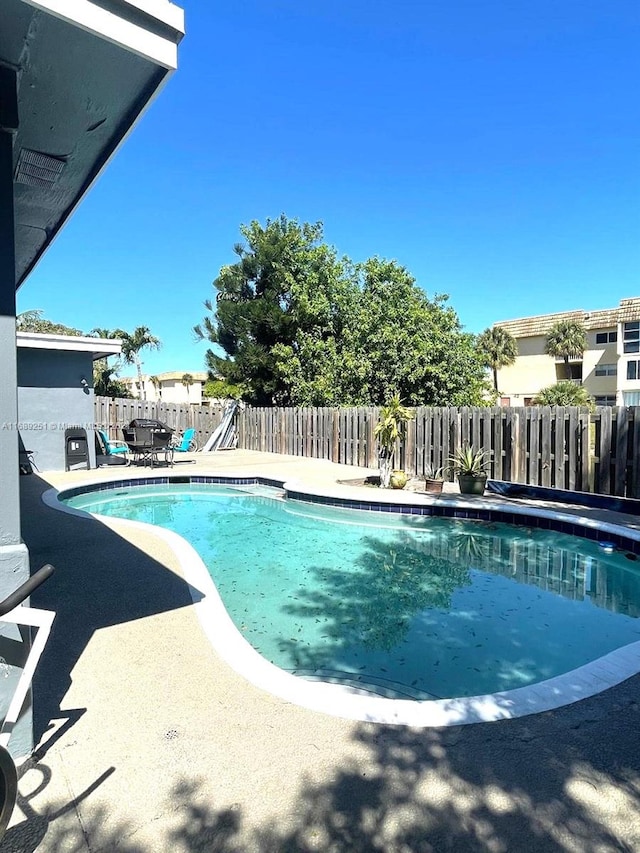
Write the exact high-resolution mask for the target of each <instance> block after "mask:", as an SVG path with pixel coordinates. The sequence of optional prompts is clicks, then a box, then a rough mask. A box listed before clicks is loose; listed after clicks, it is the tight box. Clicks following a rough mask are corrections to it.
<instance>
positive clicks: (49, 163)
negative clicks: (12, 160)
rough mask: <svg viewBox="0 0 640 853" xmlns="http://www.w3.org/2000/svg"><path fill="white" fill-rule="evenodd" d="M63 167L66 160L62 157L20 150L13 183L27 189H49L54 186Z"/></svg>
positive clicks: (27, 149) (26, 149)
mask: <svg viewBox="0 0 640 853" xmlns="http://www.w3.org/2000/svg"><path fill="white" fill-rule="evenodd" d="M65 166H66V160H64V159H63V158H62V157H52V156H51V155H50V154H42V153H40V152H39V151H31V150H30V149H29V148H22V149H21V150H20V154H19V155H18V163H17V165H16V173H15V181H16V183H17V184H26V185H27V186H29V187H45V188H49V187H52V186H54V184H55V183H56V181H57V180H58V178H59V177H60V175H61V174H62V170H63V169H64V167H65Z"/></svg>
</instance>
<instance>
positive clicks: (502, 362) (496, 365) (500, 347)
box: [476, 326, 518, 394]
mask: <svg viewBox="0 0 640 853" xmlns="http://www.w3.org/2000/svg"><path fill="white" fill-rule="evenodd" d="M476 348H477V350H478V352H479V353H480V357H481V358H482V363H483V364H484V365H485V367H490V368H491V369H492V370H493V388H494V390H495V392H496V394H497V393H498V370H499V369H500V368H501V367H508V366H509V365H510V364H513V363H514V361H515V360H516V356H517V355H518V344H517V343H516V339H515V338H514V337H513V335H512V334H511V333H510V332H507V330H506V329H503V328H502V327H501V326H494V327H493V328H491V329H485V330H484V332H482V334H481V335H479V336H478V339H477V341H476Z"/></svg>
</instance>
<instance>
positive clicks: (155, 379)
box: [149, 376, 162, 400]
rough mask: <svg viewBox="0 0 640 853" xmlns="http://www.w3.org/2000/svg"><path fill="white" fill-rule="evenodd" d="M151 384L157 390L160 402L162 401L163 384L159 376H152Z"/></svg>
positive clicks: (150, 378)
mask: <svg viewBox="0 0 640 853" xmlns="http://www.w3.org/2000/svg"><path fill="white" fill-rule="evenodd" d="M149 382H150V383H151V384H152V385H153V387H154V388H155V389H156V394H157V395H158V400H162V383H161V382H160V380H159V379H158V377H157V376H150V377H149Z"/></svg>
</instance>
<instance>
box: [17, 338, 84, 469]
mask: <svg viewBox="0 0 640 853" xmlns="http://www.w3.org/2000/svg"><path fill="white" fill-rule="evenodd" d="M92 370H93V360H92V357H91V353H83V352H64V351H55V350H41V349H28V348H26V347H19V348H18V431H19V434H20V438H21V440H22V444H23V445H24V448H25V449H26V450H30V451H33V460H34V462H35V464H36V466H37V467H38V469H39V470H40V471H64V469H65V429H66V428H68V427H74V426H77V427H82V428H84V429H86V431H87V441H88V448H89V464H90V465H91V467H92V468H95V467H96V458H95V437H94V430H93V423H94V408H93V390H92V388H91V383H92V381H93V380H92ZM82 378H84V379H85V380H86V381H87V383H88V387H86V388H85V387H83V386H82V384H81V380H82Z"/></svg>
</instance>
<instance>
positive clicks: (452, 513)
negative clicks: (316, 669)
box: [42, 472, 640, 727]
mask: <svg viewBox="0 0 640 853" xmlns="http://www.w3.org/2000/svg"><path fill="white" fill-rule="evenodd" d="M175 482H179V483H185V482H193V483H195V484H202V483H215V484H221V485H224V484H228V485H241V484H247V485H250V484H260V485H268V486H275V487H277V488H281V489H282V490H283V492H284V494H285V496H286V497H287V498H288V499H291V500H295V501H301V502H304V503H315V504H322V505H330V506H338V507H346V508H352V509H360V510H367V511H373V512H382V513H384V512H391V511H394V512H403V513H405V514H410V515H433V516H448V517H453V518H466V519H469V518H471V519H481V520H485V517H486V520H501V521H506V522H507V523H514V522H516V523H517V520H519V521H521V520H522V517H527V518H528V519H538V520H541V522H542V523H541V524H538V525H537V526H541V527H543V528H545V529H556V530H560V531H561V532H566V533H572V534H573V535H578V536H583V538H589V539H596V540H598V539H600V540H601V541H603V539H604V538H605V537H606V540H605V541H611V542H612V544H615V545H617V546H618V547H629V548H630V550H632V551H633V553H636V554H637V553H640V530H635V529H633V528H628V527H625V526H624V524H622V523H615V522H611V521H603V520H601V519H595V518H588V517H583V516H580V515H576V514H575V513H568V512H562V511H559V510H557V509H554V508H550V507H548V506H539V505H531V504H522V505H514V504H513V503H512V502H510V501H506V500H501V499H500V497H499V496H497V497H496V496H493V495H492V496H491V498H490V499H489V500H487V499H485V498H482V497H475V496H474V497H471V498H467V497H464V496H463V497H461V496H459V495H456V494H443V495H438V496H432V495H427V494H421V493H420V494H418V493H403V492H400V493H398V492H391V493H385V494H376V497H375V500H374V499H373V496H372V495H370V494H368V493H370V492H371V490H370V489H358V494H357V495H355V496H354V497H349V495H350V494H351V492H352V490H353V488H354V487H352V486H339V485H338V484H335V485H334V484H326V485H324V486H322V487H319V486H317V485H312V484H309V483H306V482H304V481H302V480H286V479H278V478H275V477H265V476H264V475H262V474H255V475H253V474H247V473H243V474H240V475H234V473H233V472H228V473H225V474H224V475H218V474H216V475H209V474H197V475H196V474H194V475H186V476H185V475H175V474H174V475H172V474H170V473H169V474H166V475H161V476H158V475H155V476H154V475H153V474H151V473H149V474H147V473H145V472H135V473H134V472H132V473H131V475H130V476H127V477H126V478H122V479H112V480H104V479H88V480H84V481H83V482H82V484H81V485H77V486H71V487H68V488H65V487H62V488H60V489H57V488H51V489H48V490H47V491H45V492H44V494H43V495H42V500H43V502H44V503H45V504H46V505H47V506H49V507H50V508H52V509H55V510H57V511H61V512H66V513H69V514H72V515H75V516H77V517H81V518H84V519H90V518H95V519H98V520H99V521H101V522H105V521H108V522H110V523H111V522H114V521H115V522H116V523H117V524H118V525H120V524H122V525H125V527H127V528H130V529H136V528H137V529H139V530H145V531H149V530H151V531H152V532H153V534H154V535H156V536H158V537H159V538H160V539H161V540H163V541H164V542H165V543H166V544H167V545H168V546H169V547H170V548H171V550H172V551H173V552H174V553H175V555H176V558H177V560H178V562H179V565H180V568H181V571H182V573H183V577H184V579H185V581H186V582H187V583H188V584H189V587H190V592H191V597H192V601H193V604H194V608H195V610H196V613H197V615H198V618H199V620H200V624H201V625H202V628H203V631H204V633H205V635H206V636H207V638H208V640H209V642H210V643H211V645H212V646H213V648H214V649H215V651H216V652H217V653H218V654H219V656H220V657H221V658H223V659H224V660H225V661H226V662H227V663H228V664H229V665H230V666H231V667H232V669H234V670H235V671H236V672H238V673H239V674H240V675H242V676H243V677H244V678H246V679H247V680H248V681H250V682H251V683H252V684H254V685H255V686H257V687H260V688H261V689H263V690H265V691H267V692H269V693H271V694H272V695H275V696H278V697H280V698H281V699H284V700H286V701H289V702H292V703H294V704H297V705H301V706H303V707H305V708H308V709H310V710H314V711H320V712H323V713H326V714H330V715H332V716H336V717H342V718H345V719H350V720H358V721H365V722H375V723H387V724H393V725H405V726H415V727H433V726H452V725H467V724H471V723H478V722H490V721H495V720H501V719H514V718H517V717H523V716H527V715H529V714H536V713H540V712H543V711H549V710H554V709H556V708H561V707H563V706H565V705H569V704H572V703H574V702H577V701H579V700H580V699H585V698H588V697H590V696H594V695H597V694H598V693H601V692H603V691H604V690H607V689H608V688H610V687H614V686H615V685H617V684H620V683H621V682H623V681H625V680H626V679H628V678H630V677H631V676H633V675H636V674H638V673H639V672H640V641H637V642H634V643H631V644H628V645H625V646H622V647H621V648H619V649H615V650H614V651H612V652H609V653H608V654H606V655H604V656H602V657H600V658H597V659H596V660H594V661H591V662H589V663H587V664H584V665H583V666H581V667H579V668H577V669H574V670H571V671H570V672H568V673H563V674H562V675H558V676H555V677H553V678H551V679H547V680H545V681H541V682H538V683H536V684H532V685H528V686H525V687H519V688H514V689H512V690H507V691H501V692H497V693H492V694H485V695H480V696H471V697H460V698H455V699H431V700H417V699H398V698H387V697H382V696H377V695H374V694H372V693H371V692H368V691H365V690H359V689H358V688H355V687H351V686H348V685H344V684H334V683H329V682H323V681H308V680H305V679H302V678H299V677H297V676H295V675H293V674H291V673H289V672H286V671H285V670H282V669H280V668H279V667H277V666H275V665H274V664H272V663H270V662H269V661H268V660H266V658H264V657H262V655H261V654H260V653H259V652H257V651H256V650H255V649H254V648H253V647H252V646H251V645H250V643H249V642H248V641H247V640H246V639H245V638H244V636H243V635H242V634H241V632H240V631H239V630H238V629H237V628H236V626H235V625H234V624H233V621H232V620H231V617H230V616H229V615H228V613H227V611H226V608H225V607H224V604H223V602H222V599H221V598H220V595H219V593H218V591H217V588H216V586H215V584H214V582H213V580H212V579H211V577H210V576H209V573H208V571H207V569H206V566H205V565H204V563H203V562H202V560H201V558H200V556H199V555H198V554H197V552H196V551H195V549H194V548H193V547H192V546H191V545H190V544H189V543H188V542H187V541H186V540H185V539H183V538H182V537H181V536H180V535H179V534H177V533H174V532H172V531H170V530H166V529H165V528H161V527H157V526H156V525H152V524H148V523H145V522H139V521H130V520H128V519H121V518H114V517H111V516H109V517H106V516H101V515H98V514H92V513H88V512H85V511H83V510H77V509H75V508H73V507H68V506H65V505H64V504H62V503H61V501H60V500H59V496H60V495H62V496H66V497H70V496H71V495H75V494H81V493H85V492H94V491H103V490H109V489H116V488H122V487H124V486H126V485H130V486H133V485H135V484H136V483H137V484H146V485H164V484H171V483H175ZM345 489H346V490H347V492H346V493H345ZM363 493H365V494H363ZM365 498H366V499H365ZM574 509H578V510H580V509H581V508H580V507H577V508H574ZM552 522H553V525H552ZM531 526H536V525H531ZM623 543H624V544H623Z"/></svg>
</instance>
